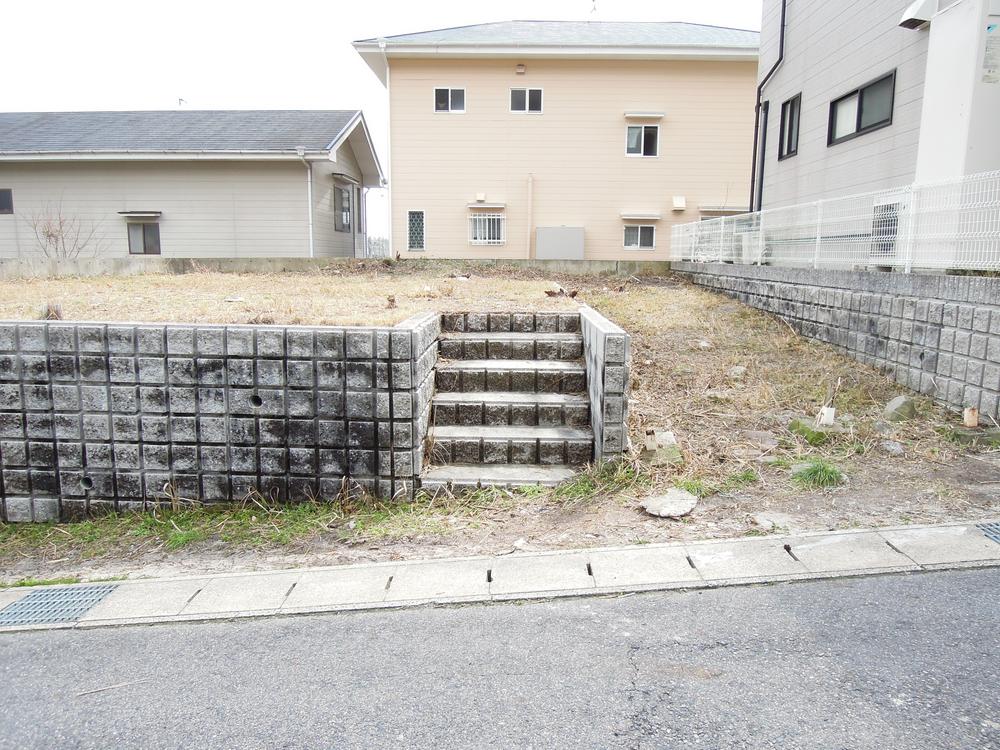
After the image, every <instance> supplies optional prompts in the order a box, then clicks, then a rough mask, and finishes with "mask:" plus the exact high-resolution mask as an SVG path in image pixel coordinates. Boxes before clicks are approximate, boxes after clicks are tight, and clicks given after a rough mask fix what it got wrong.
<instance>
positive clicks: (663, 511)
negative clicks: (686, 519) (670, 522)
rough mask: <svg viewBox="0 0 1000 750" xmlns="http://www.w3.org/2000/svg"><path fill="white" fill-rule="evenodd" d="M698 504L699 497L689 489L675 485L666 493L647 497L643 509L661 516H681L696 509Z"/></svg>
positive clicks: (643, 502)
mask: <svg viewBox="0 0 1000 750" xmlns="http://www.w3.org/2000/svg"><path fill="white" fill-rule="evenodd" d="M697 504H698V498H697V497H695V496H694V495H692V494H691V493H690V492H688V491H687V490H682V489H680V488H678V487H675V488H673V489H670V490H667V492H666V494H665V495H657V496H656V497H648V498H646V499H645V500H643V501H642V509H643V510H645V511H646V512H647V513H649V514H650V515H653V516H659V517H660V518H680V517H681V516H686V515H687V514H688V513H690V512H691V511H692V510H694V506H696V505H697Z"/></svg>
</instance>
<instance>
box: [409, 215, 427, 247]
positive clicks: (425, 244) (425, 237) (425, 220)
mask: <svg viewBox="0 0 1000 750" xmlns="http://www.w3.org/2000/svg"><path fill="white" fill-rule="evenodd" d="M410 214H422V215H423V217H424V236H423V237H422V239H423V241H424V243H423V244H424V246H423V247H410ZM426 249H427V212H426V211H425V210H424V209H422V208H408V209H406V252H408V253H422V252H424V251H425V250H426Z"/></svg>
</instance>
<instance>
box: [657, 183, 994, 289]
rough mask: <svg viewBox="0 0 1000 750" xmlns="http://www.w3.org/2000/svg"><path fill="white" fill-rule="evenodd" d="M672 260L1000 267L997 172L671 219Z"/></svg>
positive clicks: (907, 268) (825, 265) (821, 265)
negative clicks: (725, 213)
mask: <svg viewBox="0 0 1000 750" xmlns="http://www.w3.org/2000/svg"><path fill="white" fill-rule="evenodd" d="M670 247H671V251H670V257H671V259H672V260H687V261H699V262H705V263H718V262H724V263H752V264H758V265H776V266H797V267H807V268H808V267H811V268H864V267H894V268H900V269H902V270H905V271H910V270H911V269H914V268H930V269H949V268H955V269H959V268H961V269H970V270H980V271H1000V171H996V172H982V173H980V174H975V175H969V176H967V177H963V178H961V179H957V180H949V181H946V182H935V183H923V184H919V185H916V184H915V185H907V186H906V187H901V188H897V189H892V190H880V191H877V192H873V193H863V194H860V195H851V196H846V197H843V198H831V199H828V200H821V201H816V202H814V203H801V204H798V205H794V206H786V207H784V208H772V209H768V210H766V211H755V212H753V213H746V214H739V215H737V216H724V217H721V218H718V219H707V220H705V221H697V222H692V223H690V224H675V225H674V227H673V230H672V235H671V243H670Z"/></svg>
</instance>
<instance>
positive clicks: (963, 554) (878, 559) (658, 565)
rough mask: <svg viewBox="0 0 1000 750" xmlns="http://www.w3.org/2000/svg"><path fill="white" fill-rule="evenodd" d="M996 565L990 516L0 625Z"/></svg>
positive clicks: (324, 584)
mask: <svg viewBox="0 0 1000 750" xmlns="http://www.w3.org/2000/svg"><path fill="white" fill-rule="evenodd" d="M977 565H1000V523H990V522H986V523H980V524H944V525H938V526H904V527H896V528H884V529H866V530H851V531H837V532H817V533H806V534H796V535H791V536H769V537H757V538H749V539H748V538H741V539H735V540H716V541H705V542H691V543H676V544H657V545H653V544H650V545H642V546H635V547H617V548H606V549H589V550H571V551H559V552H546V553H536V554H512V555H507V556H499V557H477V558H451V559H445V560H422V561H414V562H394V563H378V564H372V565H350V566H342V567H331V568H309V569H304V570H282V571H273V572H264V573H238V574H224V575H214V576H203V577H194V578H172V579H159V580H136V581H123V582H120V583H114V584H108V583H102V584H76V585H73V586H46V587H34V588H18V589H6V590H2V591H0V632H3V631H13V630H28V629H46V628H90V627H100V626H109V625H126V624H138V623H156V622H179V621H194V620H211V619H223V618H234V617H259V616H265V615H276V614H282V615H285V614H301V613H309V612H333V611H342V610H358V609H372V608H384V607H403V606H414V605H420V604H430V603H439V604H449V603H461V602H484V601H504V600H512V599H530V598H549V597H559V596H578V595H593V594H609V593H623V592H631V591H648V590H657V589H671V588H698V587H710V586H729V585H740V584H748V583H762V582H774V581H789V580H799V579H809V578H827V577H839V576H854V575H870V574H876V573H890V572H907V571H921V570H934V569H943V568H952V567H970V566H977Z"/></svg>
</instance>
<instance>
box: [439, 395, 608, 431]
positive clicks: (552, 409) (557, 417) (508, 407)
mask: <svg viewBox="0 0 1000 750" xmlns="http://www.w3.org/2000/svg"><path fill="white" fill-rule="evenodd" d="M433 423H434V424H436V425H440V426H446V425H489V426H505V425H514V426H544V427H563V426H565V427H586V426H588V425H589V424H590V407H589V406H587V405H586V404H570V405H561V404H506V403H502V404H498V403H483V402H476V401H470V402H469V403H461V402H459V403H457V404H455V403H450V404H434V413H433Z"/></svg>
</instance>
